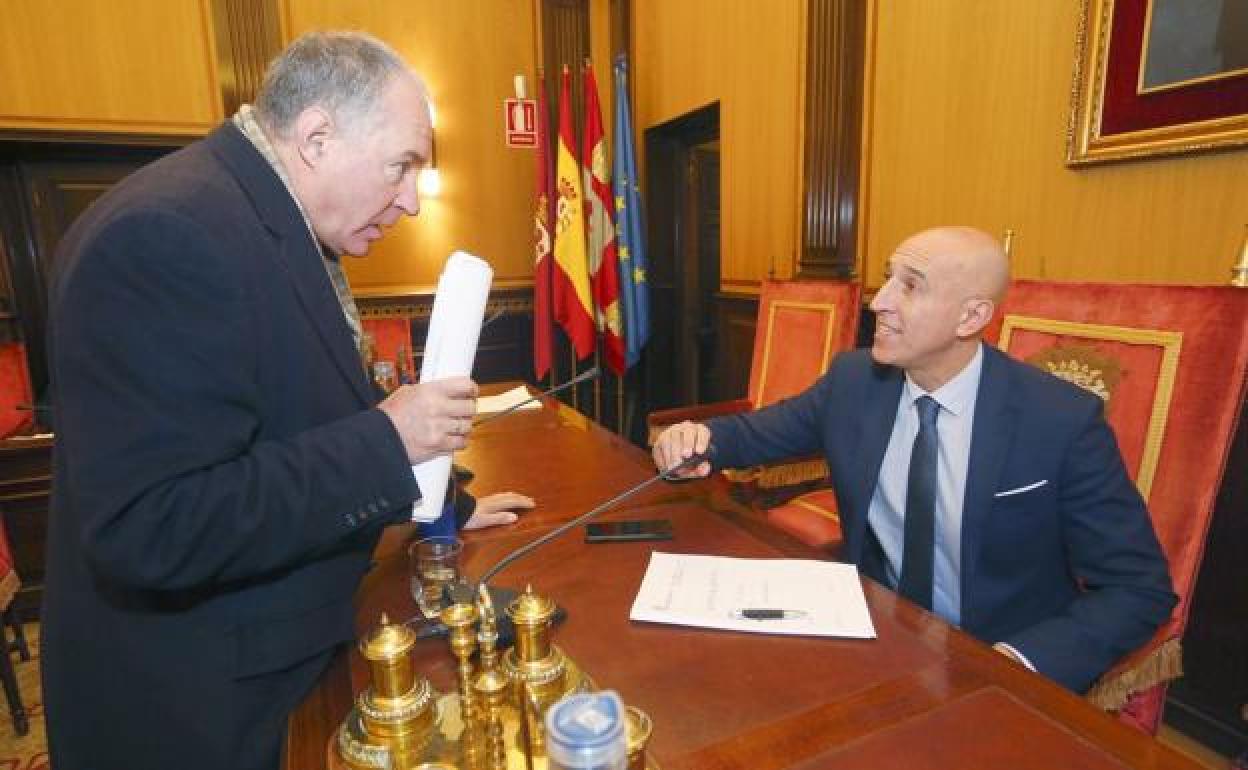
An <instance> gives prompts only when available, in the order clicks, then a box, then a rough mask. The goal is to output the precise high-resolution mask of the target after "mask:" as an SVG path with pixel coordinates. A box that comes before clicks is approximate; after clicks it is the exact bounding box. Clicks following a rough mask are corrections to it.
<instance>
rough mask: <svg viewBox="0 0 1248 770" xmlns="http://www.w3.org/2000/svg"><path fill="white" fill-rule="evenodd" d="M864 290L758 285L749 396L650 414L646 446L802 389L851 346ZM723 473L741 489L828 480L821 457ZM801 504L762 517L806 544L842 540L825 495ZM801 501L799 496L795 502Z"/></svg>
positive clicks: (838, 285) (817, 284) (815, 284)
mask: <svg viewBox="0 0 1248 770" xmlns="http://www.w3.org/2000/svg"><path fill="white" fill-rule="evenodd" d="M861 302H862V288H861V286H860V285H859V284H857V283H848V282H841V281H764V282H763V285H762V288H761V291H760V293H759V302H758V325H757V328H756V330H755V333H754V355H753V360H752V361H751V364H750V388H749V394H748V396H747V397H746V398H744V399H737V400H735V401H724V402H720V403H714V404H702V405H698V406H691V407H680V408H677V409H666V410H662V411H657V412H652V413H651V414H650V416H649V417H648V418H647V422H648V425H649V428H650V441H651V443H653V441H654V439H655V438H657V437H658V434H659V433H660V432H661V431H662V430H663V429H664V428H666V427H667V426H669V425H673V424H675V423H678V422H681V421H683V420H694V421H698V420H705V419H708V418H710V417H715V416H718V415H724V414H736V413H739V412H746V411H750V410H752V409H758V408H761V407H764V406H767V405H768V404H773V403H775V402H777V401H780V400H781V399H785V398H788V397H790V396H793V395H796V394H798V393H800V392H801V391H803V390H805V389H806V388H807V387H809V386H810V385H811V384H813V383H814V381H815V380H816V379H818V378H819V376H820V375H821V374H823V373H824V372H825V371H827V368H828V364H829V363H830V362H831V360H832V357H833V356H834V355H836V354H837V353H839V352H841V351H843V350H848V349H849V348H851V347H853V344H854V340H855V338H856V336H857V334H858V316H859V310H860V307H861ZM724 475H725V476H726V477H727V478H728V479H729V480H730V481H732V482H734V483H735V484H737V485H740V487H739V488H742V489H746V490H753V491H758V490H762V491H774V490H779V489H782V488H785V487H788V488H793V487H797V488H798V489H799V490H800V489H803V487H800V486H798V485H802V484H806V485H807V486H809V485H810V484H812V483H814V484H818V483H819V482H826V479H827V476H828V467H827V463H825V462H824V460H823V458H822V457H806V458H795V459H793V460H791V461H786V462H783V463H773V464H771V465H765V466H759V467H756V468H750V469H746V470H743V471H725V472H724ZM815 494H816V495H817V497H816V498H813V499H811V500H808V501H806V502H805V503H802V502H797V501H790V502H788V503H785V504H783V505H780V506H778V507H774V508H772V509H770V510H769V511H768V518H769V520H771V521H772V522H773V523H774V524H776V525H777V526H779V527H780V528H782V529H784V530H786V531H788V532H789V533H790V534H793V535H795V536H797V537H799V538H800V539H802V540H804V541H805V542H807V543H810V544H812V545H818V546H823V545H828V544H831V543H836V542H839V541H840V538H841V532H840V523H839V521H838V520H837V518H836V515H835V511H836V506H835V501H834V499H833V498H832V497H831V491H830V490H819V491H818V492H816V493H815ZM799 500H800V498H799Z"/></svg>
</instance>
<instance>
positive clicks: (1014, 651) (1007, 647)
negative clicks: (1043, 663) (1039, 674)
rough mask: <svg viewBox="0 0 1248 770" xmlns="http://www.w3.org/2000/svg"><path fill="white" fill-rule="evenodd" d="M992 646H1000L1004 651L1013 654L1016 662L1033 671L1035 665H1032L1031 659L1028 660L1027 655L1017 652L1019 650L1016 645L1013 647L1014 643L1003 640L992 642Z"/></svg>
mask: <svg viewBox="0 0 1248 770" xmlns="http://www.w3.org/2000/svg"><path fill="white" fill-rule="evenodd" d="M992 646H993V647H1000V648H1001V649H1003V650H1005V651H1006V652H1008V653H1010V654H1011V655H1013V656H1014V657H1015V658H1017V659H1018V662H1019V663H1022V664H1023V665H1024V666H1026V667H1027V669H1028V670H1029V671H1032V672H1035V670H1036V667H1035V666H1034V665H1032V663H1031V661H1030V660H1027V656H1026V655H1024V654H1022V653H1021V652H1019V651H1018V648H1017V647H1015V646H1014V645H1012V644H1006V643H1005V642H997V643H996V644H994V645H992Z"/></svg>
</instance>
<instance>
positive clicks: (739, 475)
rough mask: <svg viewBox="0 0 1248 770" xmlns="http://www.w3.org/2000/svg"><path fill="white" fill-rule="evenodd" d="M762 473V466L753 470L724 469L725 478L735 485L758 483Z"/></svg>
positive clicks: (757, 466)
mask: <svg viewBox="0 0 1248 770" xmlns="http://www.w3.org/2000/svg"><path fill="white" fill-rule="evenodd" d="M761 472H762V466H761V465H756V466H754V467H753V468H724V478H726V479H728V480H729V481H731V482H732V483H733V484H751V483H753V482H755V481H758V476H759V474H760V473H761Z"/></svg>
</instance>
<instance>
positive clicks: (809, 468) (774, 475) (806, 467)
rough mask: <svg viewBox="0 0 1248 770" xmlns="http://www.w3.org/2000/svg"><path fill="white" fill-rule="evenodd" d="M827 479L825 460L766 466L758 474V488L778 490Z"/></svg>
mask: <svg viewBox="0 0 1248 770" xmlns="http://www.w3.org/2000/svg"><path fill="white" fill-rule="evenodd" d="M827 477H828V463H827V462H826V461H825V460H822V459H818V460H803V461H800V462H792V463H784V464H783V465H767V466H764V467H763V468H762V470H760V471H759V474H758V486H759V487H761V488H763V489H776V488H778V487H790V486H793V485H795V484H801V483H804V482H807V481H818V480H819V479H826V478H827Z"/></svg>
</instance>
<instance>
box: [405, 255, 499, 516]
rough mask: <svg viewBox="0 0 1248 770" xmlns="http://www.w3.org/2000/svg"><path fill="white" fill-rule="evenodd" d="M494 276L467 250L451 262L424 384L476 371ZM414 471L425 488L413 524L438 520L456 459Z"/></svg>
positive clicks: (437, 305)
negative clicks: (478, 350)
mask: <svg viewBox="0 0 1248 770" xmlns="http://www.w3.org/2000/svg"><path fill="white" fill-rule="evenodd" d="M493 278H494V271H493V269H491V268H490V266H489V265H488V264H486V262H485V260H482V259H480V258H478V257H474V256H473V255H471V254H469V253H467V252H464V251H457V252H455V253H454V254H452V255H451V256H450V258H449V259H448V260H446V267H444V268H442V277H441V278H439V279H438V293H437V294H436V295H435V296H434V298H433V314H432V316H431V317H430V319H429V334H428V336H426V337H425V352H424V363H423V364H422V365H421V367H420V381H421V382H429V381H431V380H442V379H446V378H447V377H466V376H468V375H469V374H471V373H472V362H473V361H474V360H475V359H476V357H477V342H478V341H479V340H480V337H481V320H482V318H483V317H484V316H485V303H486V300H488V299H489V297H490V281H492V280H493ZM412 473H414V474H415V475H416V483H417V485H418V486H419V487H420V501H419V502H418V503H416V505H414V506H412V521H433V520H434V519H436V518H438V516H439V514H441V513H442V503H443V502H444V501H445V500H446V485H447V482H448V481H449V480H450V477H451V456H450V454H444V455H438V456H437V457H434V458H433V459H430V460H426V461H424V462H423V463H421V464H419V465H413V466H412Z"/></svg>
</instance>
